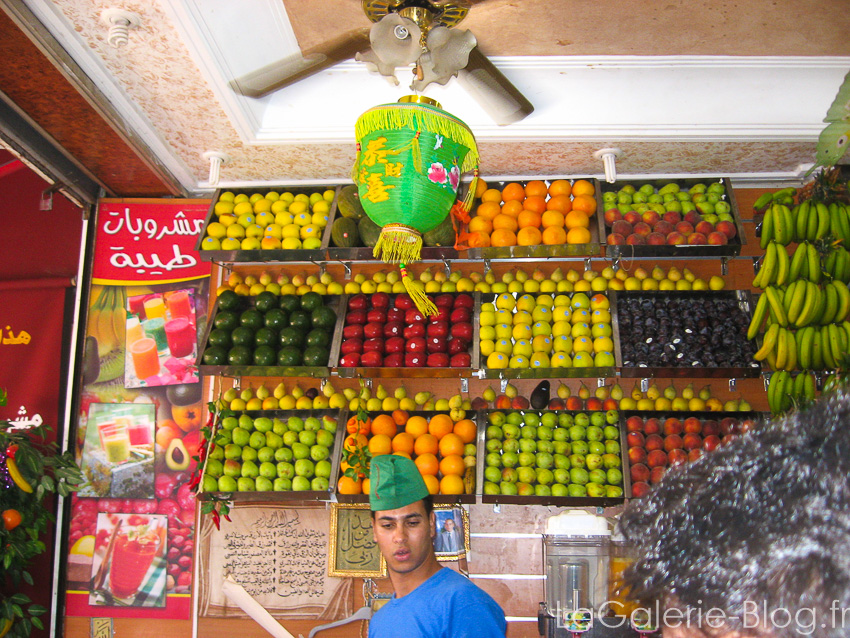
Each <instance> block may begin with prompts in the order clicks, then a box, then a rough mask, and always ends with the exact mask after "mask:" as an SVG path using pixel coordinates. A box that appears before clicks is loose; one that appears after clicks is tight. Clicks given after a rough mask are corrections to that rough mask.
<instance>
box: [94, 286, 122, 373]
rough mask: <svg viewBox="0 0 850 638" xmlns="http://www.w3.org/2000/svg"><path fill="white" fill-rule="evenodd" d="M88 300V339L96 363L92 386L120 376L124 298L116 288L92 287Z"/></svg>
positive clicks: (118, 287)
mask: <svg viewBox="0 0 850 638" xmlns="http://www.w3.org/2000/svg"><path fill="white" fill-rule="evenodd" d="M95 293H97V295H95ZM91 298H92V299H94V303H92V305H91V306H90V308H89V319H88V336H90V337H93V338H94V339H95V340H96V341H97V356H98V358H99V360H100V368H99V373H98V375H97V378H96V379H95V383H103V382H106V381H112V380H113V379H117V378H118V377H120V376H121V375H123V374H124V342H125V338H126V330H127V310H126V305H127V297H126V291H125V289H124V288H122V287H120V286H96V287H94V286H93V287H92V294H91Z"/></svg>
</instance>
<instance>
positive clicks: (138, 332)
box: [127, 316, 145, 347]
mask: <svg viewBox="0 0 850 638" xmlns="http://www.w3.org/2000/svg"><path fill="white" fill-rule="evenodd" d="M144 336H145V329H144V328H142V322H141V321H139V318H138V317H133V316H130V317H128V319H127V346H128V347H129V346H130V345H132V344H134V343H136V342H137V341H138V340H139V339H141V338H142V337H144Z"/></svg>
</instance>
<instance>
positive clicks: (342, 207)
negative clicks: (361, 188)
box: [336, 184, 366, 220]
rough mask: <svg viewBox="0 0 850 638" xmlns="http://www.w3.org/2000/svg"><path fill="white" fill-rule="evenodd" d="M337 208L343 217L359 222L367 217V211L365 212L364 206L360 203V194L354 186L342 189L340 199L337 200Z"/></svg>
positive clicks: (350, 185)
mask: <svg viewBox="0 0 850 638" xmlns="http://www.w3.org/2000/svg"><path fill="white" fill-rule="evenodd" d="M336 207H337V208H339V213H340V215H342V216H343V217H349V218H351V219H354V220H357V219H362V218H363V217H365V216H366V211H364V210H363V204H361V203H360V194H359V193H358V192H357V186H355V185H354V184H348V185H347V186H343V187H342V188H341V189H340V191H339V197H337V200H336Z"/></svg>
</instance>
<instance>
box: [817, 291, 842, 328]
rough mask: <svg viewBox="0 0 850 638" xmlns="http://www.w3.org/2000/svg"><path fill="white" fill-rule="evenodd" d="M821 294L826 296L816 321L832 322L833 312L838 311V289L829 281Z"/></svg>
mask: <svg viewBox="0 0 850 638" xmlns="http://www.w3.org/2000/svg"><path fill="white" fill-rule="evenodd" d="M823 296H824V297H826V305H825V306H824V309H823V313H822V314H821V316H820V318H819V322H818V323H821V324H825V323H832V322H833V320H834V319H835V314H836V313H837V312H838V291H836V290H835V287H834V286H833V285H832V284H831V283H829V284H827V285H826V286H825V287H824V289H823Z"/></svg>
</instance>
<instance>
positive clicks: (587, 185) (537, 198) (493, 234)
mask: <svg viewBox="0 0 850 638" xmlns="http://www.w3.org/2000/svg"><path fill="white" fill-rule="evenodd" d="M478 184H479V192H478V193H476V195H477V196H478V197H479V198H480V203H479V204H478V207H477V208H476V209H475V215H474V216H473V217H472V219H471V220H470V222H469V234H470V238H469V245H470V247H473V248H486V247H488V246H538V245H540V244H545V245H549V246H557V245H562V244H587V243H590V240H591V234H590V219H591V217H593V215H594V214H595V213H596V199H595V197H594V194H595V192H594V188H593V184H592V183H591V182H589V181H587V180H584V179H578V180H576V181H575V183H573V184H571V183H570V182H569V180H566V179H558V180H555V181H553V182H552V183H550V184H549V186H547V185H546V183H545V182H543V181H541V180H532V181H530V182H528V183H527V184H526V185H525V186H523V185H522V184H520V183H518V182H511V183H509V184H507V185H506V186H505V187H504V188H503V189H502V190H499V189H497V188H487V185H486V183H485V182H484V181H483V180H479V182H478Z"/></svg>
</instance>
